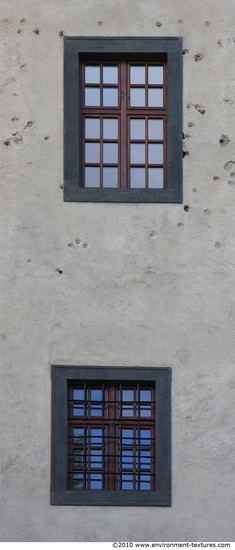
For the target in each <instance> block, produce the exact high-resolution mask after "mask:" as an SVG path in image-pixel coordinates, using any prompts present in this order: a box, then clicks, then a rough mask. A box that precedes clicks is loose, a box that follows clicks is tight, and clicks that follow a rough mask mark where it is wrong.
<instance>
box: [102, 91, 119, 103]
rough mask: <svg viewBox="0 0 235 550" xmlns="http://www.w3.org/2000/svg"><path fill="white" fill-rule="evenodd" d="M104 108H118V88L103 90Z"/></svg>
mask: <svg viewBox="0 0 235 550" xmlns="http://www.w3.org/2000/svg"><path fill="white" fill-rule="evenodd" d="M103 106H104V107H117V106H118V89H117V88H108V87H104V88H103Z"/></svg>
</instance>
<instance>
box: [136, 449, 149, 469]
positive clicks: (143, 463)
mask: <svg viewBox="0 0 235 550" xmlns="http://www.w3.org/2000/svg"><path fill="white" fill-rule="evenodd" d="M137 462H139V468H140V469H141V468H144V469H148V470H149V469H150V464H151V453H150V451H147V450H143V451H140V452H139V457H137Z"/></svg>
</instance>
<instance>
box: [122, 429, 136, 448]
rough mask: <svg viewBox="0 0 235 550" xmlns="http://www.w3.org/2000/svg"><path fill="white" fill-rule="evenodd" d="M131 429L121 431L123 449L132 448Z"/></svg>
mask: <svg viewBox="0 0 235 550" xmlns="http://www.w3.org/2000/svg"><path fill="white" fill-rule="evenodd" d="M133 441H134V440H133V429H132V428H130V429H125V430H122V434H121V445H122V446H123V447H124V446H125V445H129V446H132V445H133Z"/></svg>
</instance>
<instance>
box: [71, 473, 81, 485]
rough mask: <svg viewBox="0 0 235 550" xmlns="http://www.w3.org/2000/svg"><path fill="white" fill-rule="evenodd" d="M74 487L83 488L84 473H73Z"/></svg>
mask: <svg viewBox="0 0 235 550" xmlns="http://www.w3.org/2000/svg"><path fill="white" fill-rule="evenodd" d="M73 488H74V489H83V474H82V473H78V474H73Z"/></svg>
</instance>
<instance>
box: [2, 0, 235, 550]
mask: <svg viewBox="0 0 235 550" xmlns="http://www.w3.org/2000/svg"><path fill="white" fill-rule="evenodd" d="M1 18H2V25H3V31H2V37H3V46H4V54H5V58H4V64H3V71H2V89H1V92H2V100H3V111H2V115H3V122H4V125H3V128H5V129H4V130H3V132H2V139H1V154H2V161H3V165H4V168H3V172H2V174H3V178H2V179H3V187H2V204H3V214H4V216H3V218H4V217H5V228H6V231H5V233H4V235H5V237H6V240H5V237H4V235H3V233H2V235H3V237H2V252H3V255H4V264H3V274H4V276H5V285H3V303H2V305H3V307H4V311H5V315H4V322H3V324H2V344H3V350H4V356H3V358H5V360H4V362H3V365H4V369H3V375H2V382H3V392H4V398H5V400H4V403H5V405H4V415H5V416H4V426H3V437H2V441H3V472H4V476H3V486H2V495H3V507H2V509H3V539H4V540H6V541H86V540H88V541H112V540H120V541H130V540H132V541H141V540H142V541H143V540H144V541H161V540H164V539H165V540H167V541H172V540H173V541H181V540H192V541H200V540H207V541H213V540H217V541H223V540H234V535H235V533H234V501H233V498H234V488H233V477H232V476H233V470H232V468H233V466H232V458H233V457H232V418H233V410H234V407H233V405H232V393H233V391H234V355H235V354H234V351H235V349H234V313H235V295H234V278H233V277H234V272H233V267H234V263H233V260H234V242H233V240H234V225H235V222H234V190H235V155H234V150H235V143H234V127H235V121H234V87H233V86H234V81H233V80H232V76H233V74H232V73H233V70H232V69H233V67H234V51H235V38H234V34H233V33H234V28H233V2H232V0H221V1H220V2H215V1H212V0H207V2H202V1H200V2H199V3H198V2H195V1H194V0H187V1H186V0H174V1H172V0H159V1H158V2H156V1H155V0H146V1H144V2H143V1H142V0H136V1H134V0H87V1H86V2H84V1H83V0H76V1H75V0H67V1H66V2H65V1H64V0H41V1H40V2H32V1H30V0H15V1H14V0H10V1H9V0H3V10H2V16H1ZM63 33H64V34H65V35H68V36H69V35H75V36H76V35H91V36H115V35H116V36H183V38H184V48H185V49H184V99H183V107H184V125H183V132H184V137H185V139H184V149H185V151H186V152H187V153H188V154H186V156H185V158H184V161H183V162H184V204H183V205H174V204H167V205H164V204H133V205H132V204H124V205H123V204H85V203H83V204H69V203H67V204H65V203H64V202H63V190H62V186H63V37H61V35H63ZM185 205H187V207H185V208H184V206H185ZM51 363H63V364H90V365H97V364H98V365H126V366H127V368H128V366H131V365H140V366H142V365H143V366H148V365H150V366H151V365H152V366H157V365H161V366H164V365H170V366H172V368H173V461H172V465H173V505H172V508H167V509H164V508H163V509H160V508H155V509H154V508H151V509H149V508H130V509H128V510H127V509H126V508H102V507H101V508H89V507H88V508H85V507H81V508H79V507H63V506H62V507H52V506H50V502H49V489H50V415H51V413H50V406H51V383H50V365H51Z"/></svg>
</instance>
